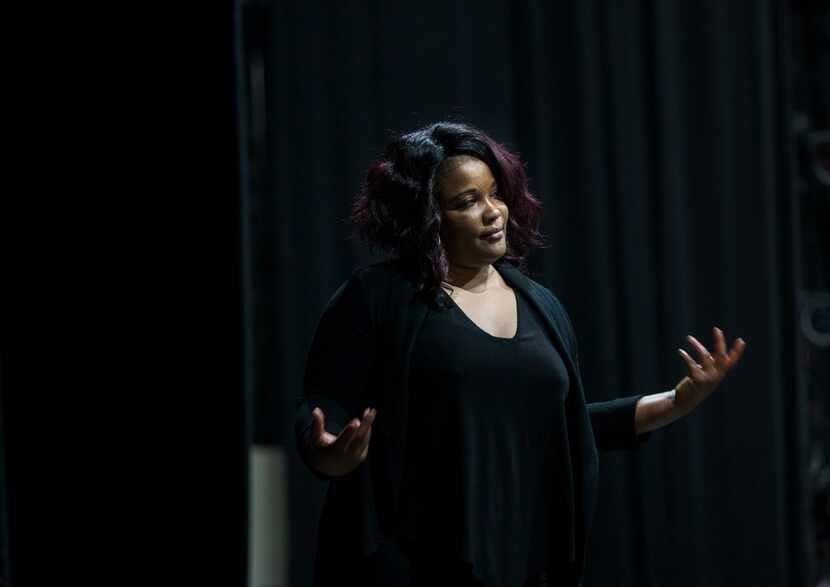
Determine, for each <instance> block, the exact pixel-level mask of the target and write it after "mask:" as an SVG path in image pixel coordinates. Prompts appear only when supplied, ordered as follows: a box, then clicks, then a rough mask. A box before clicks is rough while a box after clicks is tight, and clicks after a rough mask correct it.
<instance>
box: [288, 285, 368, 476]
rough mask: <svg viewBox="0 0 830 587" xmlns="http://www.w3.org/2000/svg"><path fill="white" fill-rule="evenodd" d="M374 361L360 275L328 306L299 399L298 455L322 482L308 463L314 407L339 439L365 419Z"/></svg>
mask: <svg viewBox="0 0 830 587" xmlns="http://www.w3.org/2000/svg"><path fill="white" fill-rule="evenodd" d="M374 356H375V337H374V334H373V329H372V325H371V320H370V316H369V311H368V308H367V306H366V300H365V298H364V296H363V290H362V288H361V284H360V280H359V277H358V276H357V274H353V275H352V277H351V278H350V279H349V280H348V281H346V282H345V283H343V284H342V285H341V286H340V287H339V288H338V289H337V291H335V293H334V294H333V295H332V297H331V299H330V300H329V301H328V303H327V304H326V307H325V308H324V310H323V313H322V315H321V317H320V320H319V322H318V324H317V328H316V330H315V333H314V338H313V339H312V343H311V346H310V349H309V352H308V355H307V358H306V365H305V373H304V379H303V394H302V396H300V397H298V398H297V399H296V406H295V408H296V409H295V416H294V433H295V440H296V446H297V450H298V452H299V454H300V457H301V458H302V460H303V462H304V463H305V464H306V466H308V468H309V470H310V471H311V472H312V473H313V474H314V475H315V476H316V477H317V478H318V479H321V480H330V479H332V477H329V476H327V475H324V474H323V473H320V472H319V471H318V470H317V469H315V468H314V467H313V466H311V464H310V463H309V460H308V454H307V447H308V445H309V442H310V437H311V427H312V422H313V420H312V416H311V412H312V411H313V410H314V408H315V407H318V406H319V407H320V409H321V410H323V412H324V413H325V420H326V430H327V431H328V432H330V433H332V434H339V433H340V431H341V430H342V429H343V427H344V426H345V425H346V423H347V422H348V421H349V420H351V419H352V418H359V417H361V416H362V413H363V409H364V408H365V407H366V405H367V401H368V400H367V398H366V397H365V390H366V388H367V382H368V379H369V376H370V371H371V367H372V365H373V362H374Z"/></svg>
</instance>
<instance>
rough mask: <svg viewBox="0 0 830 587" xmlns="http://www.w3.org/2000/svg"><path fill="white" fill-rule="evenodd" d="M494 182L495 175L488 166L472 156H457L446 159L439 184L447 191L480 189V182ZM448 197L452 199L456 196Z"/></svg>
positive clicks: (439, 176)
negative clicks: (468, 188) (469, 188)
mask: <svg viewBox="0 0 830 587" xmlns="http://www.w3.org/2000/svg"><path fill="white" fill-rule="evenodd" d="M492 180H493V174H492V173H491V172H490V168H489V167H488V166H487V164H486V163H484V161H482V160H481V159H476V158H475V157H471V156H470V155H457V156H454V157H449V158H447V159H445V160H444V162H443V163H442V164H441V169H440V170H439V174H438V183H439V184H440V185H441V186H442V188H444V189H446V190H464V189H465V188H466V187H478V184H479V183H480V182H482V181H486V182H490V181H492ZM446 195H447V196H448V197H451V196H452V195H454V194H446Z"/></svg>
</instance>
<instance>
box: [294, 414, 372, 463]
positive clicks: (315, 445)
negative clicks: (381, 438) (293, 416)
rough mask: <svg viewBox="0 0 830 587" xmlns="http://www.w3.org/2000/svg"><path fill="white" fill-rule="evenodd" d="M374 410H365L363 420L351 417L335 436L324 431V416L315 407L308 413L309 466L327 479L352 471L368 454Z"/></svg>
mask: <svg viewBox="0 0 830 587" xmlns="http://www.w3.org/2000/svg"><path fill="white" fill-rule="evenodd" d="M376 414H377V410H375V409H374V408H366V409H365V410H364V411H363V420H358V419H357V418H355V419H354V420H352V421H350V422H349V423H348V424H346V425H345V426H344V427H343V430H341V431H340V434H338V435H337V436H335V435H334V434H331V433H330V432H327V431H326V416H325V414H324V413H323V410H321V409H320V408H319V407H317V408H314V410H313V411H312V412H311V417H312V419H313V422H312V426H311V439H310V446H309V454H308V456H309V461H310V463H311V464H312V466H313V467H314V468H315V469H317V470H318V471H320V472H321V473H323V474H324V475H328V476H329V477H339V476H341V475H345V474H346V473H350V472H351V471H353V470H355V469H356V468H357V466H358V465H360V463H362V462H363V461H365V460H366V456H367V455H368V454H369V440H370V439H371V438H372V423H373V422H374V421H375V415H376Z"/></svg>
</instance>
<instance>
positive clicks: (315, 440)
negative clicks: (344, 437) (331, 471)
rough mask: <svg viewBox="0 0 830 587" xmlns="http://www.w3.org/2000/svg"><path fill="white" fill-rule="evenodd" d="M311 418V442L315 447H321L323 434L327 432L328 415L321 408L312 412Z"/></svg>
mask: <svg viewBox="0 0 830 587" xmlns="http://www.w3.org/2000/svg"><path fill="white" fill-rule="evenodd" d="M311 418H312V424H311V442H312V444H314V446H320V444H321V443H322V440H323V433H324V432H325V431H326V415H325V414H324V413H323V410H321V409H320V408H314V410H312V412H311Z"/></svg>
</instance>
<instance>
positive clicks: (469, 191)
mask: <svg viewBox="0 0 830 587" xmlns="http://www.w3.org/2000/svg"><path fill="white" fill-rule="evenodd" d="M494 187H498V182H497V181H496V180H495V179H494V180H493V181H492V183H491V184H490V189H491V190H492V189H493V188H494ZM477 193H478V188H467V189H466V190H464V191H463V192H458V193H457V194H455V195H454V196H453V197H452V199H451V200H450V201H451V202H452V201H455V200H457V199H458V198H460V197H461V196H466V195H467V194H477Z"/></svg>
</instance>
